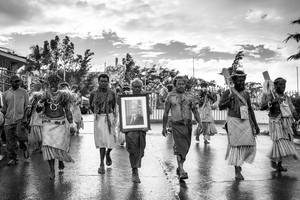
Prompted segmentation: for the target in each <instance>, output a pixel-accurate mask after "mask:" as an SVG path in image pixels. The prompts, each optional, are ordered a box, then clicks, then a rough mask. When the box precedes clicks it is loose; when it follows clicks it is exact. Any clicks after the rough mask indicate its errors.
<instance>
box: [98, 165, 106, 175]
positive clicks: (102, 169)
mask: <svg viewBox="0 0 300 200" xmlns="http://www.w3.org/2000/svg"><path fill="white" fill-rule="evenodd" d="M98 174H105V168H104V166H100V167H99V168H98Z"/></svg>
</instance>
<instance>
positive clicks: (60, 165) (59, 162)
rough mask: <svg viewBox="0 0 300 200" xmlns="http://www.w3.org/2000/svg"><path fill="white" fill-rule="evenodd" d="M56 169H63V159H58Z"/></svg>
mask: <svg viewBox="0 0 300 200" xmlns="http://www.w3.org/2000/svg"><path fill="white" fill-rule="evenodd" d="M58 169H59V170H61V171H62V170H64V169H65V164H64V162H63V161H58Z"/></svg>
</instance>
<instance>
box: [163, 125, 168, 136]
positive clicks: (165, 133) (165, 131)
mask: <svg viewBox="0 0 300 200" xmlns="http://www.w3.org/2000/svg"><path fill="white" fill-rule="evenodd" d="M162 135H163V136H164V137H166V136H167V135H168V131H167V128H166V127H163V130H162Z"/></svg>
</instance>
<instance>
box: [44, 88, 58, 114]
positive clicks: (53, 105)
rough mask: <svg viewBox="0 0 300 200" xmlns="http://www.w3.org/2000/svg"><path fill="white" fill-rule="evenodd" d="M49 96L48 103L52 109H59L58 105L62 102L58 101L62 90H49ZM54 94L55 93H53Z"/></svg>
mask: <svg viewBox="0 0 300 200" xmlns="http://www.w3.org/2000/svg"><path fill="white" fill-rule="evenodd" d="M48 94H49V95H48V97H49V98H50V99H49V98H47V103H48V104H49V105H50V109H51V110H53V111H56V110H57V106H58V105H59V103H60V102H58V100H59V98H60V96H61V94H60V92H58V91H56V92H51V91H49V92H48ZM53 94H54V95H53Z"/></svg>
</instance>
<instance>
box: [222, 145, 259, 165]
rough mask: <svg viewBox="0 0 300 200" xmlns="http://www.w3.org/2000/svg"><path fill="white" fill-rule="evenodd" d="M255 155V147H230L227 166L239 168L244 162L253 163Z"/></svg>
mask: <svg viewBox="0 0 300 200" xmlns="http://www.w3.org/2000/svg"><path fill="white" fill-rule="evenodd" d="M255 155H256V146H239V147H230V149H229V154H228V157H226V158H225V159H226V160H228V164H229V165H234V166H241V165H242V164H243V163H244V162H246V163H250V164H251V163H253V161H254V158H255Z"/></svg>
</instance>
